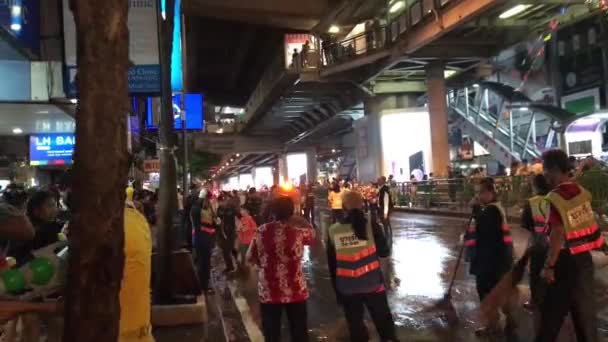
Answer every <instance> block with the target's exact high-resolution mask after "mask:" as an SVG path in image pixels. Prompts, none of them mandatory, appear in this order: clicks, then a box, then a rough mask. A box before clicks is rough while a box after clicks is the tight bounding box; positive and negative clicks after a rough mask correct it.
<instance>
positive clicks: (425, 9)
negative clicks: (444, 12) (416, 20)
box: [422, 0, 435, 16]
mask: <svg viewBox="0 0 608 342" xmlns="http://www.w3.org/2000/svg"><path fill="white" fill-rule="evenodd" d="M433 2H434V0H422V13H423V15H425V16H426V15H429V14H430V13H431V12H432V11H433V10H434V9H435V4H434V3H433Z"/></svg>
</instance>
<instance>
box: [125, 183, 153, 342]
mask: <svg viewBox="0 0 608 342" xmlns="http://www.w3.org/2000/svg"><path fill="white" fill-rule="evenodd" d="M132 196H133V192H132V191H128V190H127V202H126V206H125V218H124V220H125V226H124V230H125V246H124V252H125V265H124V271H123V278H122V284H121V287H120V295H119V296H120V324H119V331H120V335H119V338H118V342H153V341H154V337H153V336H152V325H151V323H150V310H151V303H150V277H151V275H152V273H151V261H152V238H151V236H150V227H149V225H148V221H147V220H146V218H145V217H144V216H143V215H142V214H141V213H140V212H139V211H137V209H136V207H135V205H134V203H133V201H132V200H133V198H132Z"/></svg>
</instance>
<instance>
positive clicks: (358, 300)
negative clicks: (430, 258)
mask: <svg viewBox="0 0 608 342" xmlns="http://www.w3.org/2000/svg"><path fill="white" fill-rule="evenodd" d="M342 204H343V206H344V211H345V217H344V218H342V219H341V220H340V221H339V222H338V223H335V224H333V225H332V226H331V227H330V228H329V230H328V236H327V262H328V266H329V271H330V275H331V279H332V283H333V286H334V290H335V292H336V297H337V299H338V302H339V303H341V304H342V306H343V308H344V314H345V316H346V322H347V323H348V329H349V333H350V337H351V341H369V333H368V331H367V328H366V327H365V323H364V320H363V317H364V308H367V311H368V312H369V314H370V316H371V317H372V320H373V321H374V325H375V326H376V330H377V331H378V334H379V335H380V338H381V340H382V341H397V338H396V335H395V323H394V320H393V316H392V314H391V311H390V308H389V306H388V300H387V297H386V290H385V288H384V277H383V275H382V270H381V268H380V258H381V257H387V256H388V255H389V253H390V249H389V246H388V243H387V242H386V238H385V237H384V234H383V231H384V230H383V229H382V226H381V224H380V223H379V222H376V221H371V220H368V219H367V218H366V216H365V213H364V211H363V205H364V201H363V196H361V194H360V193H358V192H356V191H349V192H347V193H345V194H344V196H343V198H342Z"/></svg>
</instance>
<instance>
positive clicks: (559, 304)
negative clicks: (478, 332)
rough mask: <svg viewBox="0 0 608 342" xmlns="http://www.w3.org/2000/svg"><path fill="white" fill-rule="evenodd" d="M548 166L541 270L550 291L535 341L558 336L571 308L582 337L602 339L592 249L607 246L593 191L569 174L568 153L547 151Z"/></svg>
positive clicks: (590, 341)
mask: <svg viewBox="0 0 608 342" xmlns="http://www.w3.org/2000/svg"><path fill="white" fill-rule="evenodd" d="M543 168H544V172H545V176H546V177H547V180H548V181H549V184H550V185H551V186H552V187H553V190H551V192H549V194H548V195H547V200H548V201H549V203H550V208H549V217H548V220H547V225H548V227H547V229H548V231H549V236H550V242H549V253H548V256H547V260H546V261H545V265H544V268H543V273H542V274H543V277H544V278H545V280H546V282H547V290H546V294H545V298H544V299H543V302H542V304H541V307H540V312H541V325H540V329H539V331H538V334H537V336H536V341H537V342H553V341H556V340H557V337H558V335H559V331H560V329H561V326H562V323H563V322H564V318H565V317H566V315H567V314H568V313H570V315H571V317H572V321H573V323H574V327H575V331H576V338H577V340H578V341H579V342H581V341H582V342H594V341H598V332H597V328H598V326H597V309H596V307H595V302H596V298H595V293H594V290H595V288H594V281H593V279H594V278H593V277H594V269H593V261H592V259H591V253H590V252H591V251H592V250H594V249H598V248H600V247H602V246H603V245H604V238H603V237H602V234H601V232H600V230H599V228H598V225H597V222H596V220H595V216H594V213H593V209H592V207H591V194H590V193H589V192H588V191H587V190H585V189H584V188H583V187H581V186H580V185H578V184H576V183H575V182H573V181H572V180H571V179H570V177H569V174H568V172H569V163H568V155H566V153H565V152H563V151H561V150H551V151H548V152H545V154H544V155H543Z"/></svg>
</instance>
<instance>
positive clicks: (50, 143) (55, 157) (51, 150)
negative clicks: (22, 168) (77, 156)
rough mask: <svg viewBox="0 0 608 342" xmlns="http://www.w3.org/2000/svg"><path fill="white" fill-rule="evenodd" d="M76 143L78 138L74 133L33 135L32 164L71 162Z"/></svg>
mask: <svg viewBox="0 0 608 342" xmlns="http://www.w3.org/2000/svg"><path fill="white" fill-rule="evenodd" d="M75 145H76V138H75V137H74V134H73V133H50V134H34V135H31V136H30V165H32V166H39V165H67V164H71V163H72V155H73V154H74V146H75Z"/></svg>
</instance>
